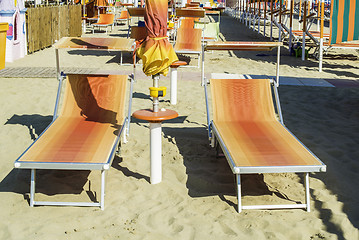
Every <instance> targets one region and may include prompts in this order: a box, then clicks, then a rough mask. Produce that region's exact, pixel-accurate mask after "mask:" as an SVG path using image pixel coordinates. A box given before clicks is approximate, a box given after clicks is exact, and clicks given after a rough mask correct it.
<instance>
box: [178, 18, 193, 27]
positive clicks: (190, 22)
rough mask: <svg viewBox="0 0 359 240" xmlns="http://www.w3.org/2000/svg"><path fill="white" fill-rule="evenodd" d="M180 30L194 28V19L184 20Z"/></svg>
mask: <svg viewBox="0 0 359 240" xmlns="http://www.w3.org/2000/svg"><path fill="white" fill-rule="evenodd" d="M180 28H194V18H185V19H182V20H181V26H180Z"/></svg>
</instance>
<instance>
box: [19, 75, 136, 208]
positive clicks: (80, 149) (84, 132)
mask: <svg viewBox="0 0 359 240" xmlns="http://www.w3.org/2000/svg"><path fill="white" fill-rule="evenodd" d="M127 81H128V76H121V75H68V76H67V78H66V87H65V96H64V100H63V104H62V110H61V113H60V114H59V115H57V109H58V107H59V102H60V95H61V89H62V87H61V86H62V80H61V81H60V82H59V90H58V96H57V99H56V106H55V113H54V118H53V121H52V122H51V124H50V125H49V126H48V127H47V128H46V130H45V131H44V132H43V133H42V134H41V135H40V136H39V137H38V138H37V139H36V140H35V142H33V143H32V144H31V145H30V147H29V148H28V149H27V150H26V151H25V152H24V153H23V154H22V155H21V156H20V157H19V158H18V159H17V160H16V161H15V168H22V169H31V187H30V206H34V205H63V206H99V207H101V209H104V195H105V188H104V187H105V171H106V170H108V169H109V168H110V167H111V163H112V160H113V158H114V154H115V152H116V151H117V149H118V146H119V142H120V136H121V134H124V136H125V133H126V130H125V128H126V125H127V123H128V118H127V117H125V99H126V97H125V95H126V89H127V88H126V86H127ZM131 84H132V83H131ZM131 89H132V88H131ZM130 96H132V93H131V95H130ZM128 105H129V109H130V107H131V103H129V104H128ZM129 111H130V110H129ZM37 169H54V170H100V171H101V194H100V200H99V201H98V202H47V201H46V202H42V201H35V175H36V170H37Z"/></svg>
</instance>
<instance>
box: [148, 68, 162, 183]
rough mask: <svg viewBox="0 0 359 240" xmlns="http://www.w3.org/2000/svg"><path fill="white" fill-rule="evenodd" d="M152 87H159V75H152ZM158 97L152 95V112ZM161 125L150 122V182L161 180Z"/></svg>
mask: <svg viewBox="0 0 359 240" xmlns="http://www.w3.org/2000/svg"><path fill="white" fill-rule="evenodd" d="M152 79H153V87H156V88H158V87H159V80H160V75H159V74H156V75H153V76H152ZM158 105H159V100H158V97H153V112H155V113H157V112H158ZM161 137H162V127H161V122H150V159H151V178H150V182H151V184H157V183H160V182H161V181H162V139H161Z"/></svg>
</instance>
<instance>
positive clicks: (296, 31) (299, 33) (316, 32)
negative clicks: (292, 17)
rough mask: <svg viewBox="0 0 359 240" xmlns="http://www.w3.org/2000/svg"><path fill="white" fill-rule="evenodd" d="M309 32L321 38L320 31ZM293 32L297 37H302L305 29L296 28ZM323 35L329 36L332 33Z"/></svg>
mask: <svg viewBox="0 0 359 240" xmlns="http://www.w3.org/2000/svg"><path fill="white" fill-rule="evenodd" d="M309 33H310V34H311V35H312V36H313V37H315V38H320V31H309ZM292 34H293V35H295V36H297V37H301V36H303V31H302V30H294V31H292ZM323 37H324V38H329V37H330V34H327V33H326V34H323Z"/></svg>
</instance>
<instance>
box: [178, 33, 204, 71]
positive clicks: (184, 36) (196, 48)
mask: <svg viewBox="0 0 359 240" xmlns="http://www.w3.org/2000/svg"><path fill="white" fill-rule="evenodd" d="M174 50H175V52H176V53H178V54H196V55H198V67H200V55H201V53H202V29H198V28H181V27H180V28H179V29H178V30H177V37H176V44H175V46H174Z"/></svg>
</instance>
